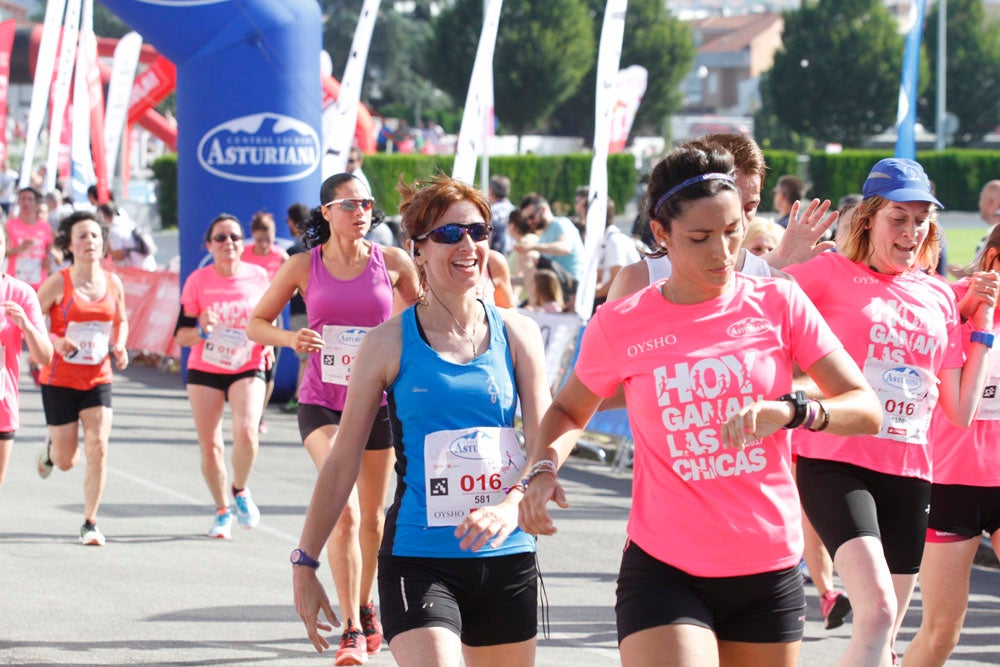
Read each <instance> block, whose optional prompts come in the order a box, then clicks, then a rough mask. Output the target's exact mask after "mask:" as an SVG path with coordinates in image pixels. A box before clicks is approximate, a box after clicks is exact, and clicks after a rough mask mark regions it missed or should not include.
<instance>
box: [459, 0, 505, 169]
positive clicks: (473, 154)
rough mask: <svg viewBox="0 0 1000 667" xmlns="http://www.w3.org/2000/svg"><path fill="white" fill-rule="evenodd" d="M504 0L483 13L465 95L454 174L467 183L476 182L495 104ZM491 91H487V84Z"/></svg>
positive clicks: (492, 1)
mask: <svg viewBox="0 0 1000 667" xmlns="http://www.w3.org/2000/svg"><path fill="white" fill-rule="evenodd" d="M502 7H503V0H488V4H487V5H486V14H485V16H483V30H482V32H481V33H479V47H478V48H477V49H476V60H475V62H474V63H473V64H472V76H471V77H470V78H469V94H468V95H466V97H465V111H463V112H462V127H461V128H460V129H459V131H458V144H456V148H455V165H454V167H452V170H451V177H452V178H454V179H455V180H458V181H462V182H463V183H468V184H470V185H471V184H472V183H474V182H475V180H476V158H477V157H479V156H480V155H483V150H484V146H483V143H484V142H483V124H484V123H485V122H486V114H487V112H488V107H489V106H492V102H493V93H492V87H493V86H492V83H493V77H492V75H490V76H489V77H487V72H492V71H493V51H494V49H495V48H496V44H497V28H498V27H499V26H500V9H501V8H502ZM487 82H488V83H489V86H490V92H489V94H487V91H486V90H485V89H486V84H487Z"/></svg>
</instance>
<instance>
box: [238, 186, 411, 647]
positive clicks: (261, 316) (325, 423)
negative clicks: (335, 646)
mask: <svg viewBox="0 0 1000 667" xmlns="http://www.w3.org/2000/svg"><path fill="white" fill-rule="evenodd" d="M320 201H321V202H322V205H321V206H318V207H317V208H315V209H313V212H312V216H311V217H310V219H309V223H308V225H307V227H306V230H305V235H304V238H305V242H306V245H307V247H309V248H310V250H309V251H308V252H304V253H301V254H297V255H293V256H292V257H291V258H290V259H289V260H288V261H287V262H286V263H285V264H284V265H283V266H282V267H281V269H279V270H278V273H277V275H275V277H274V280H273V282H272V283H271V286H270V287H269V288H268V290H267V292H266V293H265V294H264V296H263V297H261V300H260V303H258V304H257V308H256V309H255V310H254V312H253V316H252V317H251V320H250V326H249V329H248V331H249V334H250V337H251V338H252V339H253V340H256V341H258V342H261V343H264V344H267V345H274V346H284V347H290V348H293V349H294V350H295V351H296V352H304V353H308V354H309V360H308V362H307V366H306V370H305V373H304V374H303V377H302V384H301V386H300V387H299V406H298V416H299V435H300V436H301V437H302V443H303V444H304V445H305V448H306V451H307V452H308V454H309V456H310V457H311V458H312V460H313V463H314V464H315V466H316V468H317V469H319V468H320V467H321V466H322V465H323V461H324V460H325V459H326V457H327V454H328V453H329V452H330V450H331V449H332V448H333V446H334V443H335V442H336V440H337V437H338V436H337V433H338V430H339V428H340V426H339V425H340V423H341V420H342V419H343V418H344V401H345V398H346V395H347V384H348V380H349V379H350V377H351V374H352V365H353V362H354V355H355V354H356V353H357V351H358V345H359V344H360V342H361V340H362V338H363V337H364V336H365V335H366V332H367V331H368V330H369V329H370V328H372V327H374V326H376V325H378V324H381V323H382V322H384V321H386V320H387V319H389V317H390V316H391V315H392V314H393V313H394V312H399V311H400V310H402V308H403V307H405V306H407V305H409V304H411V303H414V302H415V301H417V300H418V299H419V297H420V286H419V283H418V280H417V272H416V268H415V267H414V266H413V263H412V262H411V261H410V258H409V257H407V255H406V253H405V252H404V251H403V250H401V249H399V248H395V247H386V246H380V245H379V244H377V243H372V242H370V241H366V240H365V234H367V232H368V230H369V229H370V228H371V225H372V224H373V222H375V223H377V222H380V221H381V219H382V216H383V214H382V212H381V211H377V212H376V211H375V206H374V203H375V202H374V200H373V199H372V198H371V195H370V194H369V192H368V189H367V188H366V187H365V185H364V184H363V183H362V182H361V181H360V180H358V178H357V177H355V176H352V175H351V174H347V173H343V174H335V175H333V176H330V177H329V178H327V179H326V180H325V181H324V182H323V185H322V186H321V188H320ZM296 292H298V293H299V294H301V295H302V297H303V299H304V300H305V304H306V314H307V315H308V318H309V322H308V326H307V327H303V328H300V329H298V330H296V331H286V330H284V329H281V328H280V327H277V326H275V324H274V320H275V319H276V318H277V317H278V315H279V313H280V312H281V310H282V309H283V308H284V307H285V304H286V303H288V302H289V300H290V299H291V298H292V296H293V295H294V294H295V293H296ZM362 458H363V465H362V467H361V475H360V477H359V478H358V481H357V485H356V486H355V487H354V489H352V491H351V494H350V498H349V500H348V503H347V506H346V507H345V509H344V511H343V512H342V513H341V515H340V517H339V519H338V521H337V524H336V528H335V529H334V530H333V531H332V533H330V534H329V540H328V543H327V544H328V548H327V558H328V559H329V563H330V570H331V572H332V573H333V580H334V585H335V586H336V589H337V598H338V600H339V601H340V606H341V612H342V614H343V617H344V620H345V627H344V633H343V635H342V637H341V643H340V648H339V650H338V651H337V656H336V663H335V664H337V665H355V664H360V663H361V662H364V661H365V660H366V659H367V655H368V654H369V653H377V652H378V650H379V648H380V647H381V644H382V631H381V627H380V625H379V623H378V618H377V616H376V615H375V606H374V602H373V600H372V589H373V587H374V583H375V571H376V564H377V563H376V561H377V555H378V547H379V544H380V543H381V541H382V526H383V523H384V520H385V498H386V494H387V493H388V489H389V480H390V475H391V474H392V465H393V463H394V461H395V457H394V456H393V450H392V430H391V428H390V426H389V416H388V411H387V408H386V407H385V400H384V398H383V401H382V406H381V407H380V408H379V413H378V417H377V418H376V419H375V423H374V425H373V426H372V428H371V429H370V431H369V433H368V438H367V444H366V446H365V453H364V456H363V457H362ZM316 555H319V554H318V550H317V551H316Z"/></svg>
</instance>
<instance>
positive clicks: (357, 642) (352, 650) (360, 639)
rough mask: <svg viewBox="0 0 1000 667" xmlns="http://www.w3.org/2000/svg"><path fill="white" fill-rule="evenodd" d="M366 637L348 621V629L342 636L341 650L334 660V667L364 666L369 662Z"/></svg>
mask: <svg viewBox="0 0 1000 667" xmlns="http://www.w3.org/2000/svg"><path fill="white" fill-rule="evenodd" d="M365 648H366V645H365V635H364V633H363V632H361V630H358V629H357V628H356V627H354V624H353V623H351V621H350V620H348V621H347V629H346V630H345V631H344V634H342V635H341V636H340V648H338V649H337V655H336V657H335V658H334V661H333V664H334V665H363V664H365V663H366V662H368V653H367V652H366V650H365Z"/></svg>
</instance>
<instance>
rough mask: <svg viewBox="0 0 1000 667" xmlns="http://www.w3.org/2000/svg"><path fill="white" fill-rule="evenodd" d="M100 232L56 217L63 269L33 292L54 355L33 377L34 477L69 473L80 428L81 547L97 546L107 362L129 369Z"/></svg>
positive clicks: (120, 291) (117, 287)
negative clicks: (42, 445) (38, 434)
mask: <svg viewBox="0 0 1000 667" xmlns="http://www.w3.org/2000/svg"><path fill="white" fill-rule="evenodd" d="M107 233H108V230H107V229H106V228H105V227H104V226H103V225H101V224H100V223H99V222H98V221H97V218H96V217H95V216H94V214H93V213H90V212H85V211H80V212H77V213H72V214H70V215H68V216H66V217H65V218H63V220H62V222H60V223H59V233H58V234H57V235H56V239H55V244H56V246H58V247H59V248H60V249H61V250H62V251H63V254H64V257H66V259H67V260H68V261H69V262H70V266H68V267H67V268H65V269H63V270H61V271H59V272H58V273H54V274H52V275H51V276H49V277H48V278H46V280H45V282H44V283H42V286H41V287H40V288H39V290H38V301H39V303H40V305H41V308H42V312H43V313H46V314H47V315H48V316H49V322H50V334H49V337H50V338H51V339H52V345H53V347H54V348H55V355H54V357H53V358H52V361H51V362H50V363H49V364H48V365H46V366H45V367H44V368H42V369H41V373H40V375H39V381H40V382H41V389H42V405H43V407H44V408H45V423H46V424H48V425H49V439H48V442H47V444H46V449H45V450H43V451H42V453H41V455H39V457H38V474H39V475H40V476H41V477H43V478H45V477H48V476H49V475H50V474H51V473H52V468H53V466H55V467H58V468H59V469H60V470H69V469H70V468H72V467H73V465H74V464H75V463H76V461H77V458H78V456H79V453H80V452H79V448H80V440H79V431H80V426H81V425H82V426H83V442H84V453H85V454H86V456H87V470H86V473H85V474H84V478H83V497H84V503H83V526H82V527H81V528H80V541H81V542H82V543H83V544H85V545H92V546H104V535H103V534H102V533H101V531H100V530H99V529H98V528H97V509H98V506H99V505H100V503H101V496H102V495H103V493H104V483H105V480H106V477H107V456H108V437H109V435H110V434H111V358H112V357H114V360H115V362H116V363H117V365H118V368H119V369H120V370H121V369H124V368H125V367H126V366H128V352H126V350H125V341H126V339H127V338H128V319H127V317H126V314H125V290H124V288H123V287H122V281H121V279H119V278H118V276H116V275H115V274H113V273H110V272H109V271H106V270H104V269H103V268H101V260H102V259H104V254H105V251H106V249H107V245H106V242H107Z"/></svg>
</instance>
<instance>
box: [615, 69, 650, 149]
mask: <svg viewBox="0 0 1000 667" xmlns="http://www.w3.org/2000/svg"><path fill="white" fill-rule="evenodd" d="M648 78H649V74H648V72H647V71H646V68H645V67H643V66H642V65H632V66H631V67H626V68H625V69H623V70H620V71H619V72H618V93H617V99H616V100H615V105H614V107H615V108H614V110H612V112H611V138H610V145H609V147H608V152H609V153H621V152H622V151H623V150H625V144H627V143H628V134H629V132H631V131H632V121H634V120H635V115H636V114H637V113H639V105H640V104H641V103H642V96H643V95H645V94H646V81H647V80H648Z"/></svg>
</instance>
